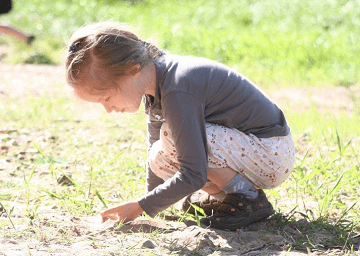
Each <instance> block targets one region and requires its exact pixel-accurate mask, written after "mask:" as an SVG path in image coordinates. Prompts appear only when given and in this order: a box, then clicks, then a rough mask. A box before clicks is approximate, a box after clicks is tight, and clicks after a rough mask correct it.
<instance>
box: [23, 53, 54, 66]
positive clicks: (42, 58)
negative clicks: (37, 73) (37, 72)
mask: <svg viewBox="0 0 360 256" xmlns="http://www.w3.org/2000/svg"><path fill="white" fill-rule="evenodd" d="M24 63H26V64H45V65H53V64H55V63H54V61H53V60H52V59H51V58H50V57H48V56H47V55H46V54H45V53H43V52H33V53H31V54H30V55H29V56H28V57H27V58H26V59H25V60H24Z"/></svg>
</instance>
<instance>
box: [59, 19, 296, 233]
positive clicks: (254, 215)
mask: <svg viewBox="0 0 360 256" xmlns="http://www.w3.org/2000/svg"><path fill="white" fill-rule="evenodd" d="M66 68H67V81H68V83H69V84H70V85H71V86H72V87H73V88H74V93H75V94H76V95H77V96H78V97H80V98H82V99H83V100H85V101H89V102H99V103H101V104H102V105H103V106H104V107H105V109H106V111H107V112H108V113H110V112H112V111H115V112H121V113H123V112H135V111H137V110H138V108H139V105H140V103H141V100H142V99H143V100H144V103H145V108H146V109H145V111H146V114H147V115H148V138H149V149H148V165H147V189H148V192H147V193H146V194H145V195H144V196H143V197H141V198H139V199H138V200H137V201H134V202H128V203H125V204H122V205H120V206H117V207H115V208H112V209H109V210H106V211H104V212H102V213H101V216H102V219H103V221H105V220H107V219H109V218H110V219H114V220H119V221H131V220H134V219H135V218H137V217H138V216H139V215H140V214H141V213H142V212H143V211H145V212H146V213H147V214H148V215H149V216H151V217H154V216H155V215H156V214H157V213H159V212H160V211H162V210H164V209H166V208H167V207H169V206H170V205H172V204H174V203H176V202H178V201H179V200H180V199H182V198H184V197H187V198H186V199H187V200H186V201H185V202H184V204H183V208H184V210H188V206H189V205H190V204H189V202H190V203H192V204H195V205H198V206H200V207H204V208H205V211H206V213H207V214H208V215H209V216H207V217H206V218H203V219H202V220H201V223H202V224H203V225H204V226H210V227H212V228H217V229H223V230H225V229H226V230H236V229H238V228H241V227H244V226H246V225H248V224H250V223H252V222H256V221H259V220H261V219H264V218H267V217H268V216H270V215H271V214H272V213H273V211H274V210H273V207H272V205H271V204H270V203H269V201H268V200H267V198H266V196H265V194H264V192H263V190H262V189H270V188H274V187H276V186H278V185H280V184H281V183H282V182H283V181H284V180H285V179H286V178H287V177H288V176H289V174H290V172H291V171H292V168H293V164H294V151H295V150H294V145H293V142H292V139H291V135H290V129H289V127H288V125H287V123H286V120H285V117H284V114H283V112H282V111H281V110H280V109H279V108H278V106H277V105H276V104H275V103H273V102H272V101H271V100H270V99H269V98H268V97H267V96H266V95H264V94H263V93H262V92H261V91H260V90H259V88H257V87H256V86H255V85H254V84H253V83H252V82H250V81H249V80H248V79H247V78H245V77H244V76H243V75H241V74H240V73H238V72H236V71H234V70H232V69H230V68H229V67H227V66H225V65H222V64H220V63H217V62H215V61H211V60H208V59H204V58H198V57H190V56H177V55H171V54H166V53H164V52H162V51H161V50H159V49H158V48H157V47H155V46H154V45H152V44H150V43H147V42H145V41H142V40H141V39H139V38H138V37H137V36H136V35H134V34H133V33H132V32H130V31H129V30H128V29H127V28H124V26H123V25H122V24H118V23H113V22H104V23H97V24H93V25H88V26H86V27H83V28H80V29H79V30H78V31H76V32H75V33H74V35H73V37H72V39H71V43H70V47H69V52H68V55H67V60H66ZM199 190H200V191H201V193H199ZM197 191H198V192H197Z"/></svg>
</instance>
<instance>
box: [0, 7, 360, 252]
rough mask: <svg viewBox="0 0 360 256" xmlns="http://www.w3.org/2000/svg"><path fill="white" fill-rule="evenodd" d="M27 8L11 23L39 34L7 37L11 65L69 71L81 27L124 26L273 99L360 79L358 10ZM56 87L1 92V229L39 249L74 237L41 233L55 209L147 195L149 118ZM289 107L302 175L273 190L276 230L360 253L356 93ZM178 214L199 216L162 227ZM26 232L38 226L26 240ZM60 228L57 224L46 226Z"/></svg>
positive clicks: (70, 210)
mask: <svg viewBox="0 0 360 256" xmlns="http://www.w3.org/2000/svg"><path fill="white" fill-rule="evenodd" d="M15 4H16V5H15V9H14V10H13V12H12V13H11V14H9V15H4V16H2V17H1V20H0V21H6V22H10V23H12V24H13V25H15V26H16V27H18V28H21V29H23V30H26V31H28V32H29V33H33V34H36V35H37V37H38V38H37V40H36V41H35V43H34V45H33V46H32V47H27V46H26V45H24V44H22V43H20V42H17V41H15V40H13V39H11V38H10V37H5V36H3V35H0V44H1V43H2V44H8V45H11V46H12V47H13V49H14V51H13V52H12V53H10V54H8V56H7V58H6V62H9V63H29V62H30V63H31V62H35V63H54V64H61V63H62V56H63V54H64V52H65V51H66V45H67V41H68V38H69V37H70V35H71V33H72V31H74V30H75V29H76V28H78V27H79V26H82V25H84V24H87V23H91V22H96V21H101V20H108V19H113V20H117V21H121V22H127V23H131V24H133V25H134V26H135V27H138V28H140V30H139V31H140V32H139V33H140V35H142V36H143V37H144V38H150V37H153V38H154V39H156V41H157V42H158V45H159V46H161V47H163V48H164V49H165V50H168V51H170V52H173V53H177V54H191V55H196V56H204V57H208V58H211V59H215V60H218V61H221V62H224V63H225V64H227V65H230V66H232V67H234V68H235V69H237V70H239V71H240V72H242V73H244V74H245V75H246V76H248V77H249V78H250V79H252V80H254V81H255V82H256V83H258V84H260V86H261V87H262V88H266V89H268V90H271V89H273V88H276V89H278V88H279V87H294V86H301V87H303V88H305V87H307V86H322V85H326V86H328V85H343V86H350V85H352V84H359V70H360V58H359V52H360V51H359V50H360V46H359V45H360V44H359V38H358V25H359V22H360V20H359V17H360V6H359V2H358V1H318V0H315V1H285V0H281V1H274V0H264V1H260V2H256V1H250V0H248V1H226V0H222V1H220V0H216V1H204V0H203V1H185V0H184V1H161V2H160V1H158V0H143V1H130V0H129V1H105V0H104V1H95V0H82V1H76V2H75V1H74V2H72V1H69V0H68V1H66V0H55V1H52V2H51V4H49V3H48V2H45V1H40V0H36V1H35V0H31V1H25V2H22V3H21V4H20V3H18V2H16V3H15ZM51 86H54V87H56V88H59V89H55V91H56V93H55V94H49V95H40V96H31V95H30V96H27V97H22V98H11V97H8V96H6V95H1V94H0V97H2V98H1V102H0V116H1V119H0V145H1V146H2V147H4V148H2V149H1V150H0V164H4V163H5V162H6V164H7V165H8V166H10V167H9V168H8V169H6V172H4V171H1V172H2V174H3V175H2V179H1V180H0V213H1V214H5V216H7V219H6V220H4V219H2V221H1V222H0V230H2V231H1V232H2V233H1V234H2V235H3V236H4V237H21V236H23V237H32V236H33V235H34V234H35V235H36V239H38V240H39V241H45V242H46V241H47V239H50V238H53V237H54V236H57V237H60V239H61V240H63V241H70V242H71V241H72V240H73V239H74V237H73V236H72V235H71V233H72V231H71V230H68V229H63V230H62V229H59V231H58V232H57V233H54V234H47V233H46V232H48V231H47V230H46V229H41V228H40V224H41V223H42V221H43V220H42V217H41V216H42V213H40V216H39V211H42V210H43V209H42V208H43V207H50V208H51V209H56V211H58V212H59V215H61V214H71V215H73V216H88V215H93V214H97V213H99V211H101V210H103V209H104V208H106V206H107V207H110V206H113V205H115V204H117V203H119V202H123V201H126V200H135V199H136V198H138V197H139V196H141V195H143V194H144V192H145V159H146V145H147V144H146V130H145V128H146V121H145V115H144V114H142V113H137V114H135V115H122V116H121V117H116V116H114V115H107V114H104V113H105V111H104V110H97V109H95V110H91V111H90V110H89V107H88V106H87V105H86V104H80V103H75V104H74V99H73V98H69V97H68V96H67V95H66V94H64V92H63V91H61V90H60V86H62V85H60V84H52V85H51ZM279 103H280V105H281V107H282V109H283V110H284V112H285V114H286V117H287V120H288V122H289V125H290V127H291V130H292V134H293V139H294V142H295V146H296V150H297V160H296V163H295V168H294V171H293V173H292V175H291V177H290V178H289V179H288V180H287V181H286V182H285V183H284V184H282V185H281V186H280V187H278V188H276V189H274V190H267V191H266V192H267V194H268V195H269V197H270V199H271V201H272V202H273V204H274V207H275V209H276V210H277V211H278V212H280V213H283V214H284V215H285V216H286V220H283V219H281V220H279V222H278V226H276V227H274V230H275V232H280V231H281V232H282V231H283V230H280V231H279V228H282V227H290V228H292V230H294V233H293V234H292V233H291V234H288V235H289V236H290V238H289V239H292V236H294V237H295V238H297V239H298V240H297V242H296V243H294V244H293V247H292V248H289V250H292V249H301V250H306V248H311V249H319V250H321V247H319V244H320V245H321V244H323V245H326V246H328V247H327V248H332V247H331V246H337V248H341V249H342V251H346V252H349V253H351V252H352V250H355V249H358V248H357V247H358V246H359V245H358V238H356V237H355V238H351V237H353V236H354V233H352V232H355V233H356V232H359V226H360V217H359V216H358V213H359V211H360V203H359V202H358V195H359V193H360V189H359V184H360V178H359V177H358V173H359V170H360V169H359V168H360V128H359V123H360V111H359V109H360V99H359V98H358V97H357V96H356V95H355V94H354V95H352V102H351V103H352V104H353V106H354V109H353V110H352V111H350V112H351V113H350V112H349V111H347V110H345V109H336V110H334V109H324V108H318V106H317V105H316V102H314V104H313V105H311V106H310V107H309V108H307V107H304V108H293V107H292V105H291V102H286V101H284V102H279ZM349 103H350V102H349ZM3 160H5V162H4V161H3ZM69 174H71V176H68V178H69V179H70V181H71V183H72V185H70V186H66V185H61V184H59V183H58V178H59V177H62V176H64V175H65V176H66V175H69ZM166 214H179V215H180V216H182V217H181V218H180V221H183V220H185V219H189V218H190V219H192V220H195V221H196V220H198V217H197V216H195V217H191V216H189V215H187V214H182V213H180V212H179V211H178V210H176V209H175V208H173V207H171V208H170V209H168V210H167V211H166V212H165V213H164V212H163V213H162V214H160V215H159V216H158V218H163V217H164V215H166ZM181 214H182V215H181ZM279 215H281V214H279ZM19 216H21V217H22V218H19ZM277 218H278V216H277V215H276V216H275V217H274V221H275V222H276V221H277ZM299 219H305V220H306V221H307V222H306V223H305V224H304V223H299V222H298V220H299ZM18 225H28V229H26V230H22V231H17V230H15V228H14V227H15V226H18ZM52 225H53V226H56V225H58V223H56V222H54V223H50V222H49V223H46V225H45V226H52ZM3 227H6V228H7V229H1V228H3ZM61 230H62V231H61ZM319 230H321V232H324V234H325V233H326V235H327V237H328V238H326V239H327V240H326V241H321V242H319V241H318V237H316V235H317V234H318V232H319ZM42 232H45V233H42ZM281 234H287V233H286V232H285V233H281ZM154 235H156V234H154ZM348 235H349V237H348ZM356 239H357V240H356ZM94 243H96V241H95V242H94ZM135 246H137V244H135ZM323 250H324V248H323ZM194 253H195V254H196V252H194Z"/></svg>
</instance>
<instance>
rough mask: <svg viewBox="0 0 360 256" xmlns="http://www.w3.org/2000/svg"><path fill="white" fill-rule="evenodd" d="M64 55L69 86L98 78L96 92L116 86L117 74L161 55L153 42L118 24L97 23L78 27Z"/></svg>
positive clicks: (122, 74)
mask: <svg viewBox="0 0 360 256" xmlns="http://www.w3.org/2000/svg"><path fill="white" fill-rule="evenodd" d="M70 41H71V43H70V47H69V51H68V53H67V56H66V61H65V63H66V79H67V82H68V83H69V85H71V86H72V87H78V86H87V85H86V81H87V79H97V80H98V81H99V82H100V83H96V84H97V85H96V86H97V88H88V89H90V90H95V91H99V92H102V91H105V90H107V89H110V88H111V87H115V82H116V81H117V79H118V78H119V77H122V76H126V75H128V74H129V70H131V68H132V67H134V66H135V65H138V64H139V66H140V70H141V68H143V67H144V66H145V65H146V64H148V63H152V62H154V61H155V59H156V58H157V57H159V56H160V55H162V54H163V52H162V51H161V50H159V48H157V47H156V46H154V45H153V44H150V43H147V42H145V41H143V40H141V39H139V38H138V37H137V36H136V35H135V34H133V33H132V32H130V30H129V29H128V28H127V27H126V26H125V25H124V24H121V23H116V22H111V21H108V22H100V23H95V24H91V25H87V26H85V27H82V28H80V29H78V30H77V31H76V32H75V33H74V34H73V36H72V37H71V39H70Z"/></svg>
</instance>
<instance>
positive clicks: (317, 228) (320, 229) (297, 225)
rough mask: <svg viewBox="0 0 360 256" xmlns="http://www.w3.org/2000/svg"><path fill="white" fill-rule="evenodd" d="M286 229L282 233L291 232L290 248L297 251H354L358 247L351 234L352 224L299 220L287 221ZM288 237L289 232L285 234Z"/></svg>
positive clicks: (322, 218)
mask: <svg viewBox="0 0 360 256" xmlns="http://www.w3.org/2000/svg"><path fill="white" fill-rule="evenodd" d="M287 223H288V224H287V225H286V228H283V229H282V231H283V232H284V231H285V232H286V231H287V230H292V231H295V230H296V232H292V233H291V235H290V238H291V240H292V241H293V242H294V243H293V244H292V247H293V248H294V249H297V250H303V251H307V250H308V249H309V248H310V249H311V250H320V251H326V250H328V249H341V250H354V249H355V250H356V249H359V248H354V246H357V247H359V243H358V242H359V241H358V238H356V234H355V233H354V232H353V224H352V223H337V224H332V223H331V220H330V219H327V218H326V217H321V218H318V219H316V220H312V221H308V220H306V219H301V220H298V221H295V220H292V219H289V220H288V222H287ZM289 228H290V229H289ZM287 236H289V232H287Z"/></svg>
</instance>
